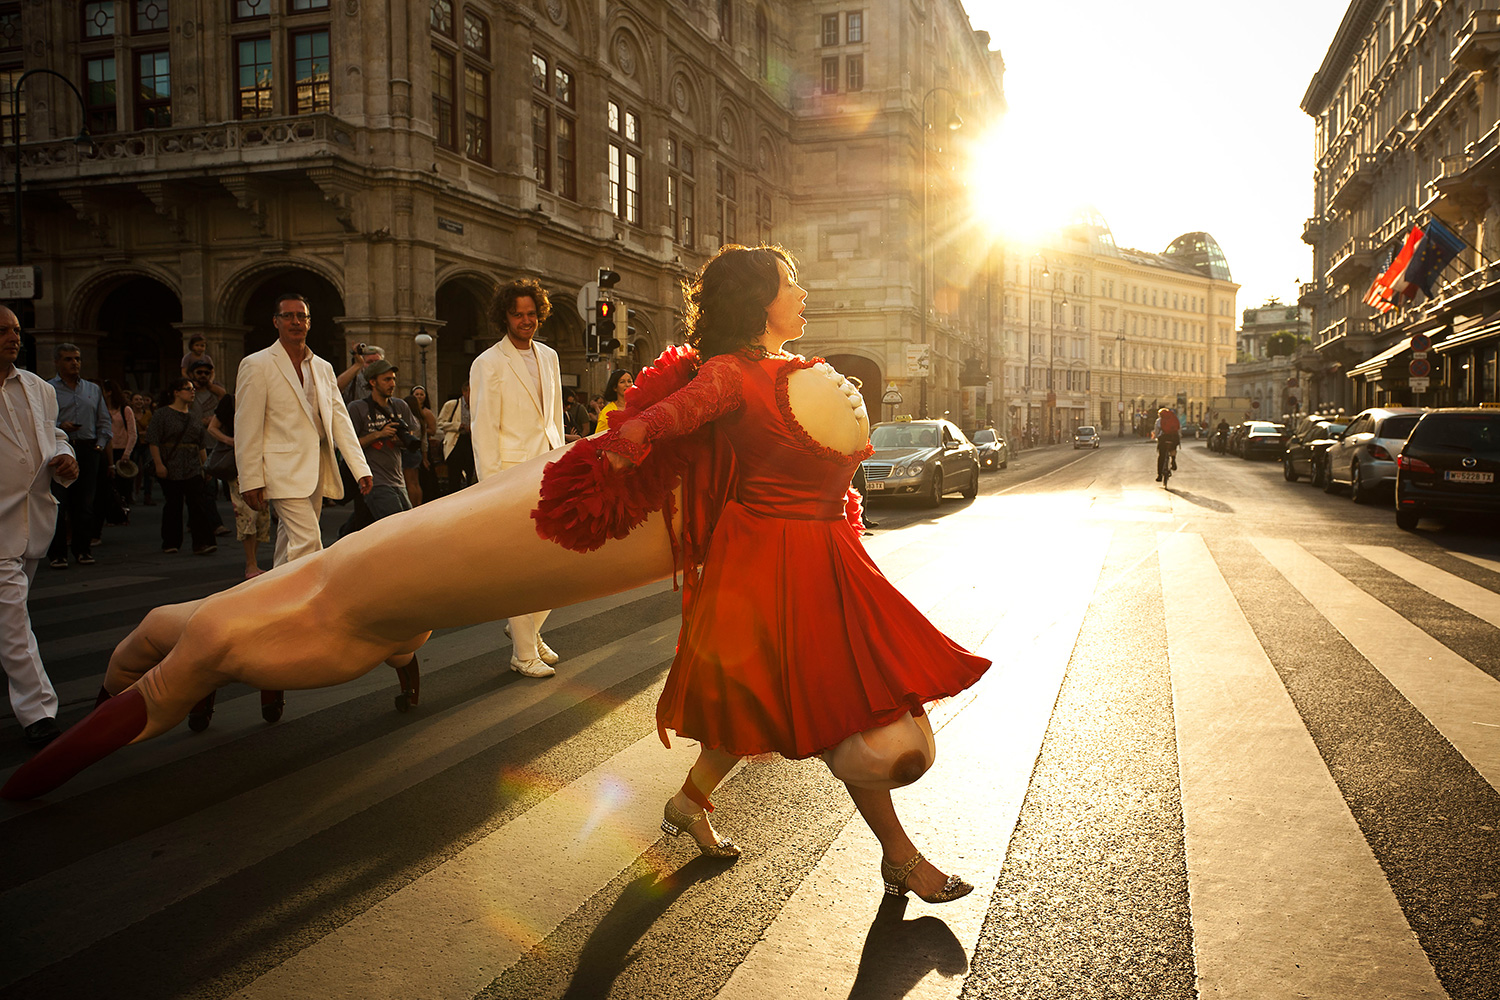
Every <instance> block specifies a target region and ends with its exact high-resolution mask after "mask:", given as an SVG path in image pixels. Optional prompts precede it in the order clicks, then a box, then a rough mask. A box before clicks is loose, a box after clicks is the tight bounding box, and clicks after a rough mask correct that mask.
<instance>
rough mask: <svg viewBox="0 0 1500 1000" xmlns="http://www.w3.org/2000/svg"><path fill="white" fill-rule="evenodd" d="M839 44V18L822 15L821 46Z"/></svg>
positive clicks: (833, 15) (831, 15)
mask: <svg viewBox="0 0 1500 1000" xmlns="http://www.w3.org/2000/svg"><path fill="white" fill-rule="evenodd" d="M838 43H839V16H838V15H837V14H824V15H823V45H824V47H827V46H829V45H837V44H838Z"/></svg>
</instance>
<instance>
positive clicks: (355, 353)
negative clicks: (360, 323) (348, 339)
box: [349, 343, 365, 358]
mask: <svg viewBox="0 0 1500 1000" xmlns="http://www.w3.org/2000/svg"><path fill="white" fill-rule="evenodd" d="M364 353H365V345H364V344H362V343H360V344H355V345H354V346H353V347H352V348H350V350H349V356H350V357H352V358H359V357H363V356H364Z"/></svg>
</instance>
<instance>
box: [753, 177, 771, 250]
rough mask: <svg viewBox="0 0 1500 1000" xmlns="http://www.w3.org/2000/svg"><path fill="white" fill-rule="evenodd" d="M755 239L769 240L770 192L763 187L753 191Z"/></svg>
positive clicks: (758, 240) (759, 241)
mask: <svg viewBox="0 0 1500 1000" xmlns="http://www.w3.org/2000/svg"><path fill="white" fill-rule="evenodd" d="M755 240H756V242H757V243H770V242H771V192H769V191H767V190H765V189H764V188H762V189H760V190H759V191H756V192H755Z"/></svg>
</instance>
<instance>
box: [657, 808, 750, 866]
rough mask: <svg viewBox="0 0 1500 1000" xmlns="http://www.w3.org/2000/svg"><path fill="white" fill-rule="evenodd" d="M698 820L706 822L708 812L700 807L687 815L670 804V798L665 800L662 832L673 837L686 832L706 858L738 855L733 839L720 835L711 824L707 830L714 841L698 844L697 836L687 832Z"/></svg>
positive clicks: (734, 856)
mask: <svg viewBox="0 0 1500 1000" xmlns="http://www.w3.org/2000/svg"><path fill="white" fill-rule="evenodd" d="M698 822H702V823H708V813H707V812H706V811H704V810H702V809H700V810H698V811H697V812H696V813H694V814H693V815H691V816H689V815H688V814H687V813H685V812H683V811H681V810H680V809H678V808H677V807H676V806H674V805H672V800H671V799H668V800H667V804H666V806H665V807H663V809H662V821H661V829H662V832H663V833H665V834H668V835H669V836H673V837H677V836H681V835H682V834H684V833H687V834H688V839H689V840H691V841H692V842H693V843H694V844H697V845H698V850H700V851H702V852H703V856H704V857H706V858H737V857H739V856H740V849H739V848H738V847H737V846H735V843H734V841H732V840H730V839H729V838H728V837H720V836H719V834H718V832H717V831H715V830H714V828H713V826H712V824H710V825H709V827H708V831H709V832H710V833H712V834H713V835H714V843H712V844H699V843H698V838H696V837H694V836H693V835H692V834H691V833H688V828H689V827H691V826H692V825H693V824H694V823H698Z"/></svg>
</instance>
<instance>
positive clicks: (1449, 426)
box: [1396, 408, 1500, 531]
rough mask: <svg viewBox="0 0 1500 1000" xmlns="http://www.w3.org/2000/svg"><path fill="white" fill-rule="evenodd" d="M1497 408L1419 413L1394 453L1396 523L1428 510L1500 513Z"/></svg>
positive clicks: (1410, 522) (1406, 523) (1408, 523)
mask: <svg viewBox="0 0 1500 1000" xmlns="http://www.w3.org/2000/svg"><path fill="white" fill-rule="evenodd" d="M1497 475H1500V409H1490V408H1476V409H1444V410H1432V411H1429V412H1427V413H1424V414H1423V415H1422V419H1421V420H1419V421H1417V426H1416V427H1414V428H1412V432H1411V436H1410V437H1408V438H1407V439H1406V444H1405V446H1404V447H1403V448H1402V449H1401V454H1399V455H1398V456H1396V526H1397V527H1399V528H1402V529H1403V530H1406V531H1410V530H1411V529H1413V528H1415V527H1416V526H1417V522H1418V521H1419V520H1421V519H1422V517H1423V516H1425V515H1427V514H1446V513H1471V514H1491V515H1493V514H1500V479H1497V478H1496V477H1497Z"/></svg>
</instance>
